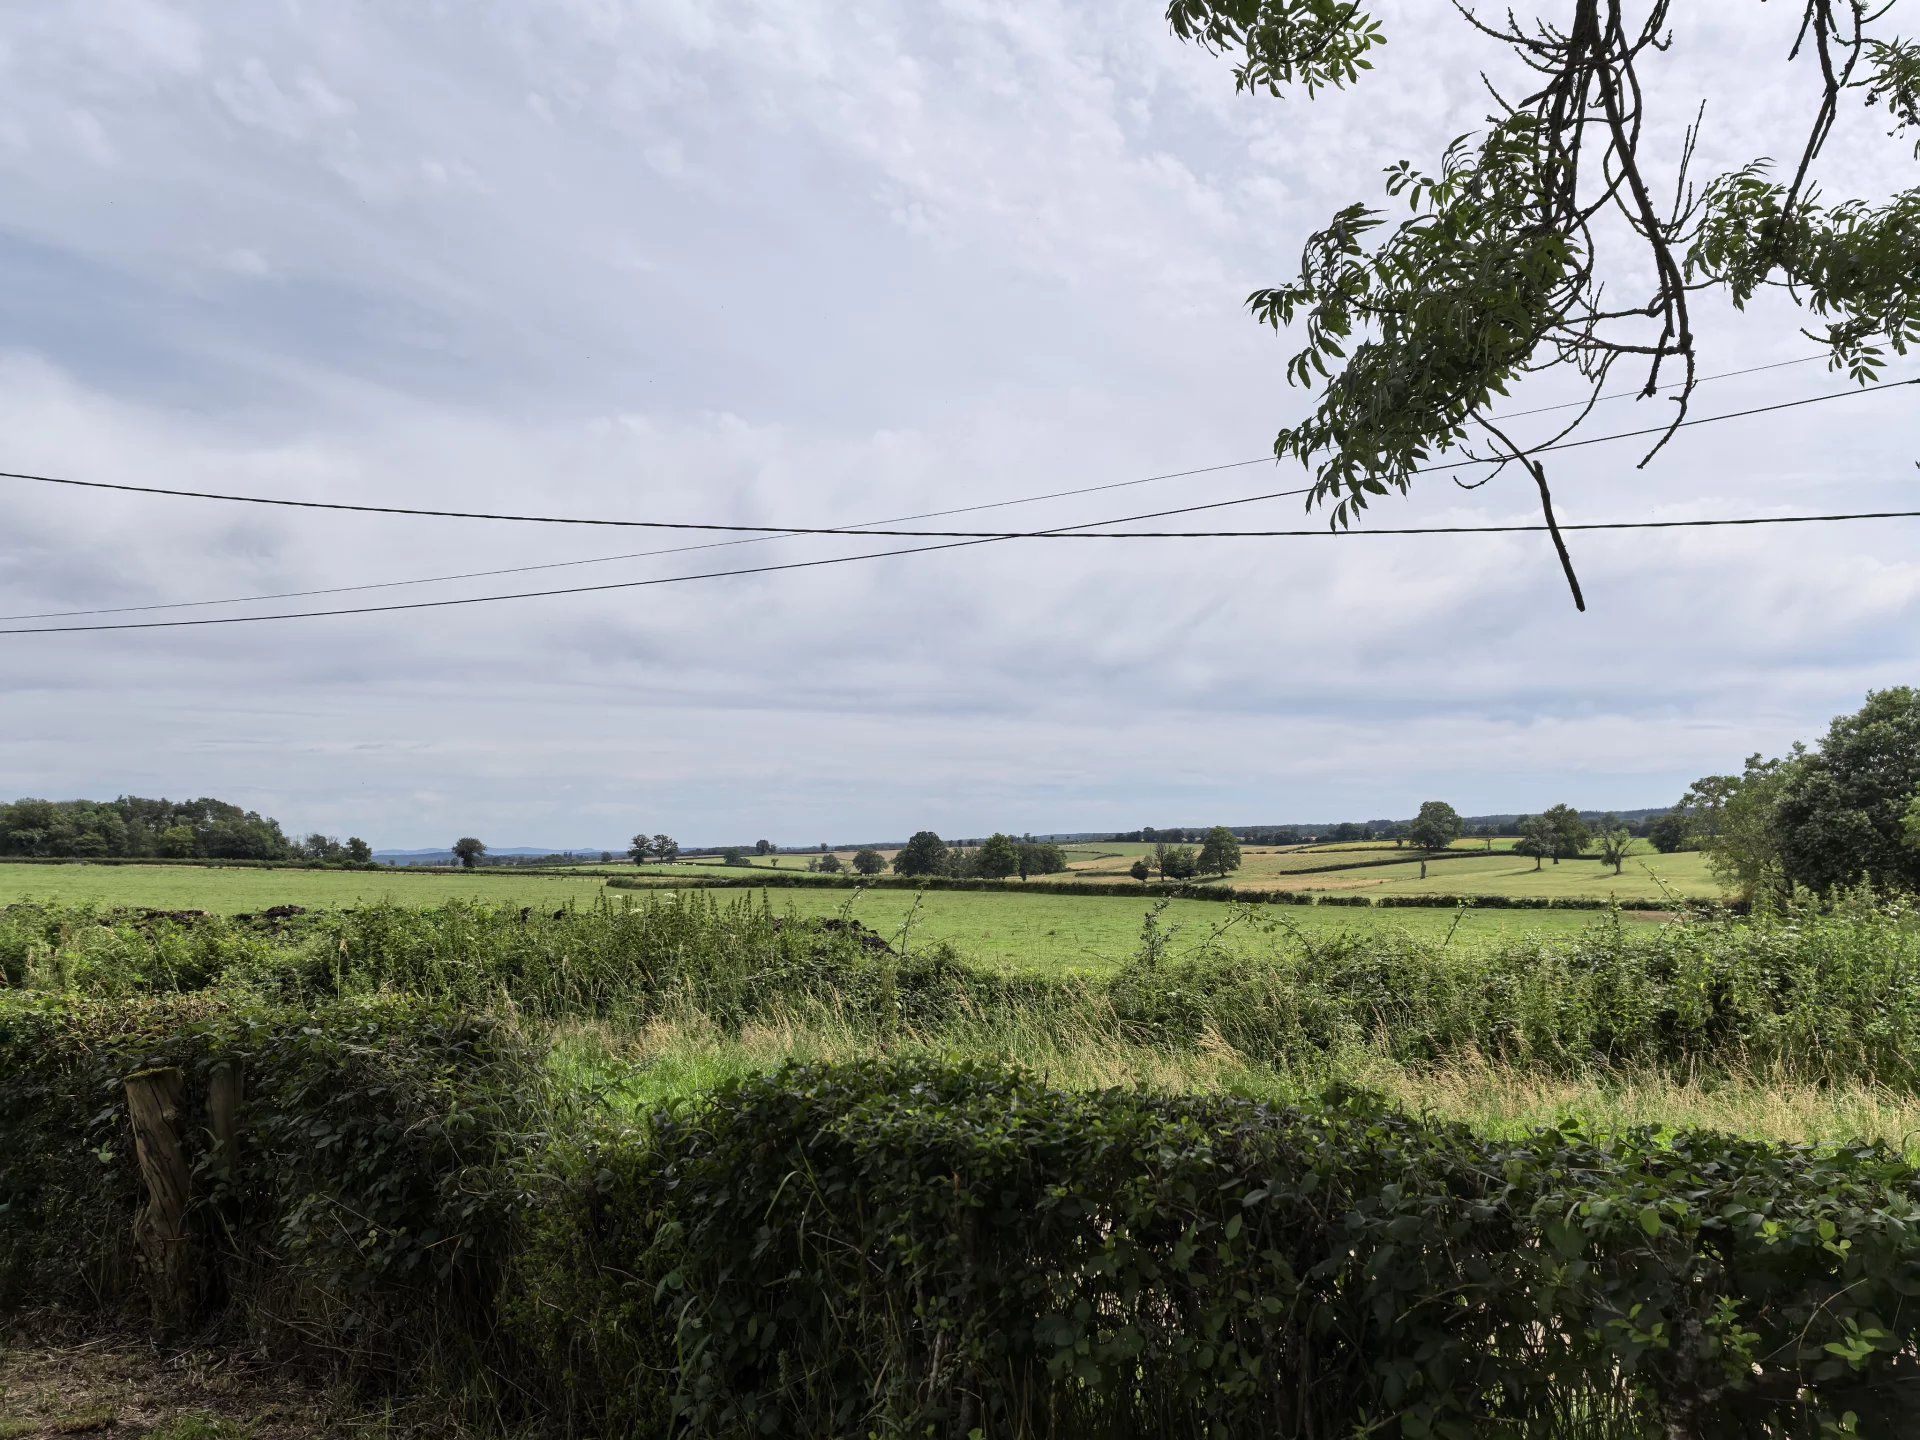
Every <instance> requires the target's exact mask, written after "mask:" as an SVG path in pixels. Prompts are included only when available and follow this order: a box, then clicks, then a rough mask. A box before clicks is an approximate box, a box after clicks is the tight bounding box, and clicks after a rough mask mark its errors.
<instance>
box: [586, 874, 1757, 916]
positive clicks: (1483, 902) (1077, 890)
mask: <svg viewBox="0 0 1920 1440" xmlns="http://www.w3.org/2000/svg"><path fill="white" fill-rule="evenodd" d="M1369 863H1371V862H1369ZM607 885H608V887H609V888H610V889H614V890H657V889H661V888H668V887H671V888H677V889H694V888H713V889H805V888H807V887H821V888H826V889H835V888H838V889H842V890H861V889H876V890H987V891H995V892H1002V893H1009V894H1016V895H1109V896H1111V895H1126V896H1151V897H1155V898H1159V897H1165V898H1169V899H1175V900H1222V901H1228V902H1232V903H1236V904H1242V905H1349V906H1369V905H1378V906H1383V907H1402V908H1413V909H1426V910H1454V909H1458V908H1459V907H1461V906H1463V905H1464V906H1471V907H1473V908H1476V909H1483V910H1613V909H1620V910H1671V909H1672V908H1673V901H1672V900H1670V899H1668V898H1666V897H1659V898H1653V897H1646V896H1641V897H1635V898H1629V899H1594V898H1592V897H1589V896H1567V895H1381V896H1377V897H1376V896H1372V895H1355V894H1338V893H1329V892H1327V891H1323V890H1266V889H1249V888H1242V887H1238V886H1232V885H1166V886H1163V885H1155V886H1147V885H1141V884H1140V883H1138V882H1137V881H1126V880H1121V881H1112V882H1108V881H1101V880H1087V881H1073V880H974V879H959V878H955V877H953V876H947V875H925V876H909V875H872V876H865V877H862V876H857V875H856V876H847V875H807V874H792V875H784V874H779V873H777V872H771V871H769V872H766V873H756V874H754V875H752V876H745V875H743V876H739V877H733V876H725V877H722V876H713V877H708V876H705V875H688V876H684V877H682V876H672V877H667V876H660V877H653V878H646V877H641V876H629V875H615V876H613V877H612V878H611V879H609V880H608V881H607ZM1700 903H1702V904H1703V905H1704V904H1705V903H1707V902H1700ZM1724 908H1728V909H1733V910H1738V909H1741V908H1743V907H1742V906H1741V905H1740V904H1739V903H1738V902H1724Z"/></svg>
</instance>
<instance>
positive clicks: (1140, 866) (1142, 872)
mask: <svg viewBox="0 0 1920 1440" xmlns="http://www.w3.org/2000/svg"><path fill="white" fill-rule="evenodd" d="M1127 874H1129V875H1131V876H1132V877H1133V878H1134V879H1136V880H1138V881H1139V882H1140V883H1141V884H1142V885H1144V884H1146V883H1147V881H1149V880H1151V879H1152V878H1153V866H1151V865H1149V864H1148V863H1147V858H1146V856H1144V855H1142V856H1141V857H1140V858H1139V859H1138V860H1135V861H1134V862H1133V864H1132V865H1130V866H1128V867H1127Z"/></svg>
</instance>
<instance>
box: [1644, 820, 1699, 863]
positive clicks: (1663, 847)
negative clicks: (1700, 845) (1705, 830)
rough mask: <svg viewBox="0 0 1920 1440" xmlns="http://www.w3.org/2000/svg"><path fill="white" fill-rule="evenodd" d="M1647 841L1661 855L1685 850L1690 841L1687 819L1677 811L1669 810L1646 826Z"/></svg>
mask: <svg viewBox="0 0 1920 1440" xmlns="http://www.w3.org/2000/svg"><path fill="white" fill-rule="evenodd" d="M1647 840H1648V842H1649V843H1650V844H1652V846H1653V848H1654V849H1656V850H1658V851H1659V852H1660V853H1661V854H1662V855H1673V854H1676V853H1678V852H1679V851H1681V850H1685V849H1686V848H1687V846H1688V845H1689V844H1690V843H1691V841H1692V836H1691V833H1690V827H1689V826H1688V824H1687V817H1686V816H1685V815H1684V814H1682V813H1681V812H1680V811H1679V810H1677V809H1675V810H1669V811H1668V812H1667V813H1666V814H1664V815H1662V816H1660V817H1659V818H1658V819H1656V820H1655V821H1654V822H1653V823H1652V824H1650V825H1649V826H1647Z"/></svg>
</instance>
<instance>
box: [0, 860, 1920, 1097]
mask: <svg viewBox="0 0 1920 1440" xmlns="http://www.w3.org/2000/svg"><path fill="white" fill-rule="evenodd" d="M1230 925H1231V927H1233V928H1235V929H1237V930H1240V931H1243V932H1244V931H1247V930H1251V931H1253V932H1255V933H1256V944H1255V945H1254V946H1253V947H1252V948H1251V950H1250V949H1249V946H1248V944H1247V936H1246V935H1245V934H1244V933H1241V934H1237V935H1234V936H1233V937H1232V940H1233V943H1232V945H1231V947H1229V945H1228V943H1227V941H1228V934H1227V932H1228V929H1229V926H1230ZM1215 935H1216V939H1217V940H1218V942H1219V943H1218V944H1216V945H1215V946H1213V947H1211V949H1210V950H1209V949H1205V948H1203V950H1202V952H1201V953H1199V954H1197V955H1194V956H1191V957H1189V958H1186V959H1182V960H1180V961H1177V962H1175V961H1172V960H1170V959H1169V958H1168V946H1167V944H1166V937H1165V934H1164V932H1163V931H1162V929H1161V928H1160V922H1159V917H1158V916H1157V915H1149V917H1148V919H1147V922H1146V925H1145V928H1144V930H1143V933H1142V935H1141V937H1140V942H1139V946H1138V949H1137V953H1136V954H1135V955H1134V956H1133V958H1132V959H1131V960H1130V961H1129V962H1128V963H1127V964H1126V965H1124V966H1123V967H1122V968H1121V969H1120V970H1119V972H1118V973H1116V974H1115V975H1113V976H1112V977H1110V978H1108V979H1105V980H1096V979H1090V978H1073V977H1060V978H1054V979H1045V978H1032V977H1018V978H1014V977H1008V976H1005V975H1000V974H997V973H991V972H986V971H982V970H978V969H974V968H971V967H969V966H967V965H964V964H961V963H959V962H958V961H957V960H956V959H955V958H954V957H953V955H952V954H951V952H950V951H948V950H946V949H944V948H940V947H934V948H931V949H926V948H919V947H914V946H912V945H910V944H906V943H905V942H907V941H909V940H910V938H911V937H910V932H903V933H902V935H900V936H896V937H893V938H894V939H896V940H899V941H901V942H902V943H903V946H904V948H906V949H907V951H908V952H909V953H905V954H902V953H899V951H898V950H897V949H895V948H892V947H890V946H889V945H888V944H887V943H886V941H885V939H883V938H882V937H877V936H874V935H872V934H871V932H863V931H861V930H860V929H859V928H858V927H857V926H853V925H852V924H850V923H848V922H846V921H845V920H844V919H843V920H840V921H832V920H828V921H803V920H799V919H797V918H795V917H793V916H791V915H789V914H782V913H779V912H777V911H776V910H775V908H774V906H773V904H772V903H771V902H770V901H769V900H768V899H767V898H766V897H765V896H740V897H731V896H720V895H715V894H713V893H711V892H697V891H696V892H687V893H681V894H674V895H647V896H644V897H643V898H640V899H638V900H625V899H623V900H621V901H609V900H602V901H601V902H599V903H597V904H595V905H593V906H589V907H583V908H577V909H576V908H572V907H566V908H562V909H559V910H556V911H530V910H526V909H518V908H513V907H488V906H480V905H471V904H457V905H449V906H446V907H442V908H440V909H437V910H417V909H411V908H405V907H399V906H375V907H370V908H368V909H364V910H359V911H350V912H333V913H329V914H322V915H318V916H307V917H301V918H300V919H299V920H297V921H295V922H293V923H292V924H290V925H288V926H285V927H278V928H276V927H273V926H262V925H261V924H259V923H253V924H248V923H242V922H235V921H227V920H219V919H212V918H208V919H200V920H194V921H179V920H175V919H168V918H164V917H163V918H148V919H144V920H125V919H120V918H117V917H114V916H112V915H102V914H98V913H95V912H93V911H90V910H85V909H79V910H75V909H64V908H58V907H53V908H49V907H13V908H11V909H9V910H7V911H4V912H0V969H4V972H5V974H6V976H7V977H8V980H9V983H11V984H14V985H22V986H26V987H29V988H41V989H53V990H65V991H73V992H76V993H83V994H95V995H102V994H105V995H112V994H131V993H137V992H153V991H159V992H165V991H191V990H196V989H204V988H208V987H211V986H223V987H240V988H243V989H245V990H248V991H251V992H254V993H257V994H258V995H260V996H261V998H263V999H267V1000H270V1001H273V1002H276V1003H294V1004H302V1003H318V1002H321V1001H325V1000H331V999H336V998H341V997H345V996H352V995H359V994H378V993H394V992H397V993H405V994H412V995H419V996H422V997H426V998H429V999H433V1000H437V1001H444V1002H450V1003H453V1004H457V1005H460V1006H462V1007H468V1008H488V1009H496V1010H500V1011H503V1012H508V1013H513V1014H517V1015H520V1016H522V1017H526V1018H529V1019H532V1020H536V1021H540V1022H568V1023H571V1022H577V1021H592V1022H597V1023H601V1024H604V1025H606V1026H609V1027H612V1030H614V1031H618V1032H621V1033H629V1034H646V1033H649V1030H650V1028H651V1027H655V1026H657V1025H659V1024H661V1023H663V1022H671V1023H673V1024H685V1025H690V1026H693V1027H694V1029H695V1030H697V1029H698V1028H699V1027H710V1028H712V1029H713V1030H714V1031H715V1032H716V1033H720V1034H724V1035H727V1036H730V1037H738V1036H740V1035H742V1034H746V1033H753V1034H765V1033H781V1032H785V1033H791V1034H793V1035H795V1036H796V1037H797V1036H800V1035H802V1034H804V1035H807V1036H811V1037H819V1038H820V1039H821V1040H822V1042H823V1043H824V1040H825V1039H826V1038H828V1037H846V1038H847V1039H848V1040H849V1041H851V1040H854V1039H857V1040H858V1041H859V1042H860V1043H861V1044H866V1045H872V1046H877V1047H881V1048H883V1049H884V1048H885V1047H887V1046H890V1045H894V1044H900V1043H908V1039H907V1037H913V1038H912V1043H919V1044H923V1045H924V1044H934V1045H939V1044H958V1045H964V1046H966V1047H969V1049H970V1053H981V1054H986V1053H994V1054H1001V1055H1013V1056H1015V1057H1019V1058H1032V1057H1034V1056H1048V1055H1051V1056H1057V1057H1059V1063H1061V1064H1063V1065H1065V1064H1068V1063H1070V1062H1069V1058H1068V1057H1088V1058H1089V1059H1093V1058H1097V1057H1098V1056H1099V1055H1100V1053H1101V1052H1102V1051H1103V1050H1104V1051H1110V1052H1112V1053H1114V1054H1128V1055H1131V1056H1134V1057H1137V1058H1135V1059H1134V1060H1130V1061H1129V1062H1128V1068H1129V1070H1130V1071H1132V1072H1137V1073H1141V1074H1150V1073H1152V1072H1153V1069H1154V1067H1155V1066H1164V1067H1168V1071H1167V1073H1169V1074H1185V1073H1191V1071H1192V1068H1193V1067H1195V1066H1200V1065H1203V1064H1205V1063H1210V1062H1208V1057H1209V1056H1221V1057H1231V1063H1232V1064H1238V1065H1243V1066H1255V1067H1258V1068H1259V1069H1260V1070H1261V1071H1262V1072H1263V1073H1272V1074H1279V1075H1288V1076H1295V1075H1297V1076H1303V1077H1309V1078H1315V1077H1318V1076H1320V1075H1322V1074H1323V1073H1325V1072H1327V1071H1328V1070H1329V1069H1330V1068H1331V1067H1339V1068H1340V1070H1341V1073H1342V1074H1345V1073H1346V1072H1347V1071H1348V1070H1350V1069H1351V1068H1352V1067H1353V1066H1355V1065H1358V1064H1381V1065H1386V1066H1390V1067H1394V1068H1395V1069H1397V1070H1400V1071H1404V1072H1406V1073H1409V1074H1417V1073H1425V1072H1433V1073H1441V1072H1448V1071H1455V1072H1458V1071H1466V1072H1472V1071H1474V1070H1475V1069H1476V1068H1478V1067H1485V1068H1487V1069H1489V1070H1495V1071H1509V1072H1512V1073H1513V1074H1515V1075H1524V1076H1555V1077H1591V1076H1598V1077H1603V1078H1612V1077H1620V1076H1627V1075H1632V1076H1647V1075H1664V1076H1672V1077H1676V1078H1677V1079H1678V1080H1679V1081H1681V1082H1684V1083H1705V1082H1707V1081H1710V1080H1717V1079H1723V1078H1726V1077H1752V1078H1755V1079H1758V1080H1761V1081H1764V1082H1765V1083H1767V1084H1777V1085H1787V1086H1795V1085H1798V1086H1819V1085H1836V1084H1839V1085H1849V1086H1864V1087H1868V1088H1869V1089H1875V1088H1877V1089H1881V1090H1885V1091H1887V1092H1890V1093H1893V1094H1896V1095H1900V1096H1906V1095H1912V1094H1916V1093H1920V921H1916V919H1915V917H1914V916H1913V915H1912V914H1911V913H1910V912H1909V911H1908V910H1906V909H1904V908H1901V907H1898V906H1892V907H1889V906H1885V905H1877V904H1874V903H1871V902H1870V901H1869V900H1868V899H1867V898H1865V897H1854V898H1851V899H1849V900H1847V901H1844V902H1843V903H1841V904H1840V905H1838V906H1836V907H1834V908H1832V909H1829V910H1825V911H1822V912H1817V913H1816V912H1813V911H1808V910H1803V911H1789V912H1787V913H1784V914H1781V915H1776V916H1768V917H1761V918H1756V919H1753V920H1746V921H1727V920H1721V921H1699V922H1691V923H1675V924H1670V925H1664V926H1653V927H1649V926H1644V925H1627V924H1623V923H1621V922H1620V921H1619V920H1618V919H1617V918H1615V917H1609V918H1603V919H1601V920H1599V921H1597V922H1596V923H1595V924H1594V925H1593V926H1591V927H1589V928H1588V929H1587V930H1586V931H1584V932H1582V933H1581V934H1579V935H1576V936H1572V937H1567V938H1560V939H1553V940H1547V939H1540V938H1524V937H1523V938H1515V939H1509V940H1505V941H1502V942H1498V943H1495V944H1491V945H1487V944H1482V945H1477V946H1474V947H1471V948H1468V947H1458V946H1454V945H1452V944H1450V943H1448V941H1447V939H1446V938H1444V937H1443V938H1440V939H1429V938H1423V937H1416V936H1414V935H1411V934H1408V933H1406V932H1402V931H1398V930H1395V929H1392V928H1382V927H1374V926H1369V927H1367V928H1366V929H1364V930H1355V931H1333V932H1326V931H1317V930H1307V929H1303V928H1299V927H1295V926H1293V925H1291V924H1290V923H1288V922H1287V920H1286V918H1285V917H1284V915H1278V916H1277V915H1276V913H1275V912H1274V911H1272V910H1261V909H1255V908H1249V909H1247V910H1245V911H1242V912H1238V913H1236V914H1235V915H1233V917H1232V919H1231V921H1230V922H1227V921H1223V924H1222V925H1221V926H1220V927H1217V928H1216V931H1215ZM795 1043H796V1044H799V1043H801V1042H800V1041H799V1040H798V1039H796V1040H795ZM807 1043H813V1042H812V1041H809V1042H807ZM1149 1056H1151V1057H1156V1058H1155V1059H1154V1060H1153V1062H1152V1064H1151V1065H1149V1064H1148V1063H1147V1059H1146V1057H1149ZM1071 1063H1073V1064H1080V1063H1087V1061H1084V1060H1082V1059H1073V1060H1072V1061H1071ZM1222 1063H1226V1062H1224V1061H1223V1062H1222ZM1221 1083H1223V1082H1220V1081H1215V1082H1214V1083H1213V1084H1211V1085H1210V1086H1209V1088H1219V1087H1220V1085H1221Z"/></svg>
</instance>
